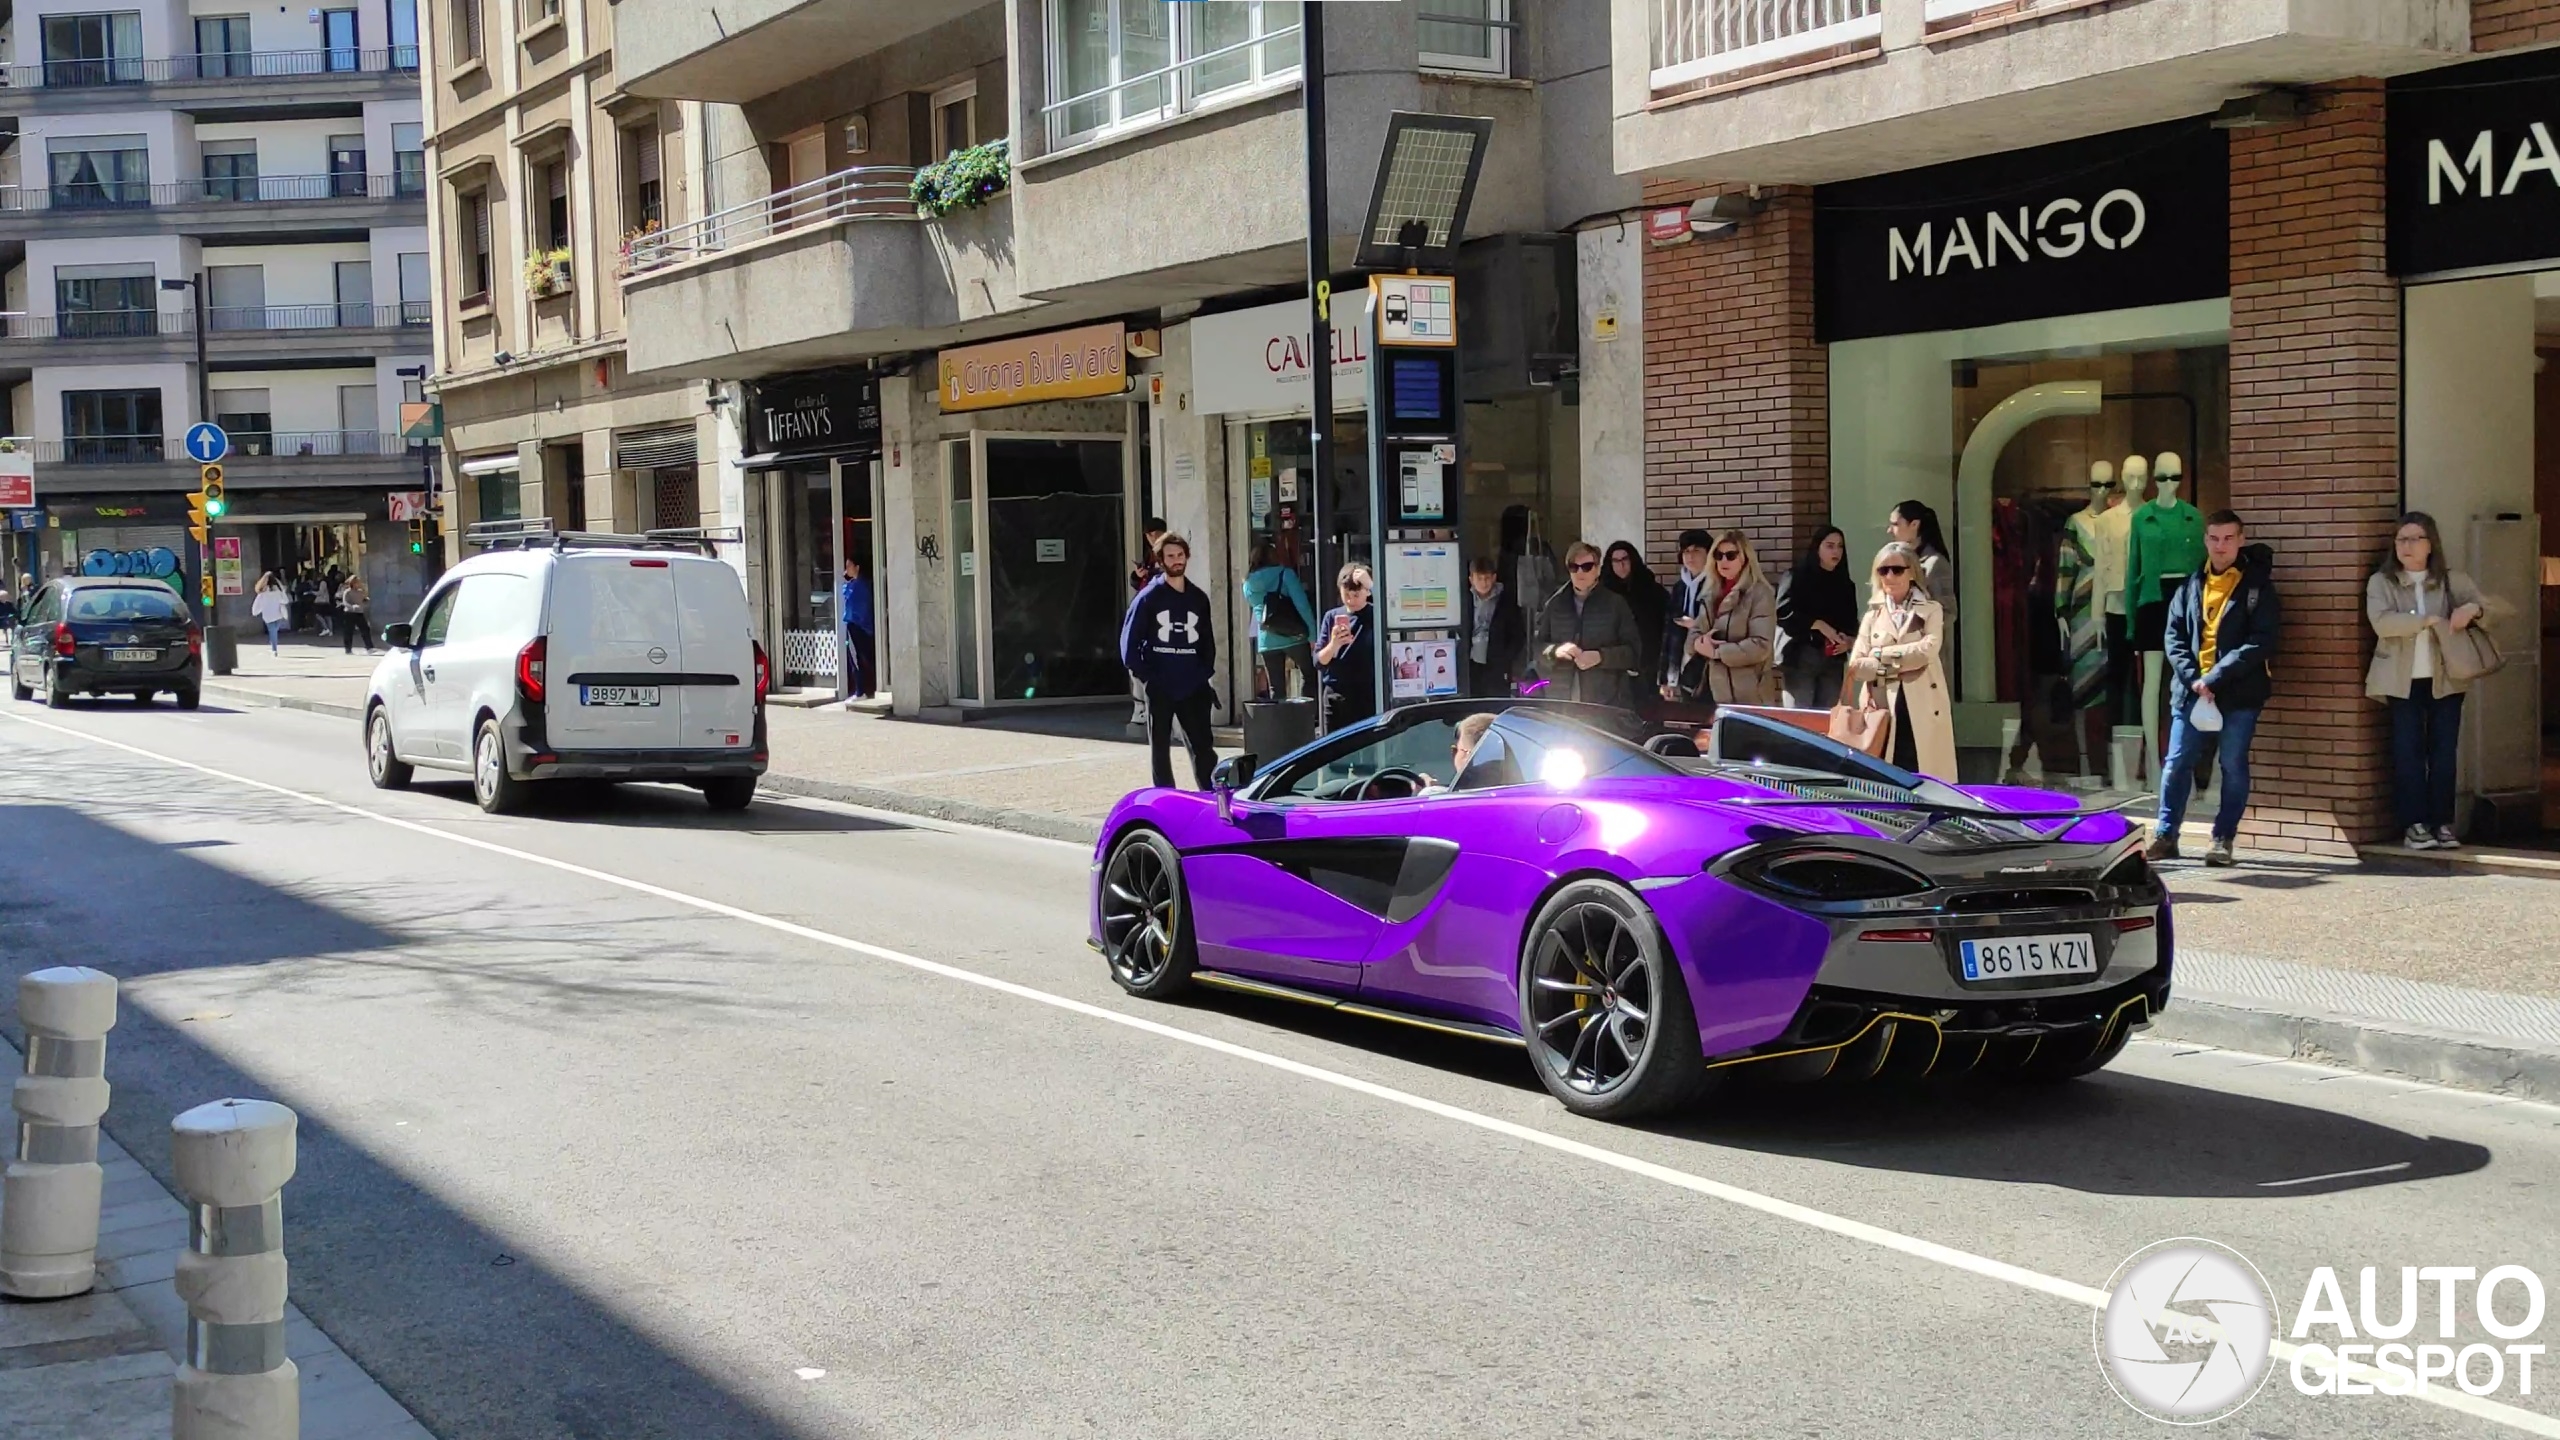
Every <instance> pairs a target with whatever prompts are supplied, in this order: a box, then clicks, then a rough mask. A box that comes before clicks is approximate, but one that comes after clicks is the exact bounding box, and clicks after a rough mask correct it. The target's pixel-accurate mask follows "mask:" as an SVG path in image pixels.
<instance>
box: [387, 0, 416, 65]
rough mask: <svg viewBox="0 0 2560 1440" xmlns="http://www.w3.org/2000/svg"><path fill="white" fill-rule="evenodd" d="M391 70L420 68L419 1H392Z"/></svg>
mask: <svg viewBox="0 0 2560 1440" xmlns="http://www.w3.org/2000/svg"><path fill="white" fill-rule="evenodd" d="M391 68H392V69H394V70H415V69H417V68H418V0H391Z"/></svg>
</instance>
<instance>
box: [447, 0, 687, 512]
mask: <svg viewBox="0 0 2560 1440" xmlns="http://www.w3.org/2000/svg"><path fill="white" fill-rule="evenodd" d="M706 13H707V12H706ZM425 29H426V33H425V36H424V38H423V40H422V44H424V46H425V47H426V53H427V55H428V56H429V58H430V62H431V70H432V74H431V78H430V79H429V81H428V84H427V86H426V117H427V171H428V177H429V179H428V186H429V189H430V191H431V197H432V202H433V203H432V204H431V205H430V207H429V216H428V230H429V234H430V239H431V244H430V247H429V248H430V253H431V254H432V255H433V256H434V261H433V269H434V279H433V291H434V305H433V308H434V312H435V315H436V327H435V332H436V334H435V339H436V352H435V383H436V390H437V399H438V402H439V403H440V405H441V406H442V408H443V419H444V428H445V456H446V476H445V490H444V497H445V507H446V509H445V519H446V521H447V524H448V526H449V530H448V537H447V538H448V544H449V546H450V548H451V553H452V554H454V555H455V556H457V557H458V556H459V555H460V553H461V545H462V540H461V532H462V529H463V527H466V526H468V525H470V524H471V523H473V522H475V521H481V520H513V519H534V518H548V519H550V520H551V521H553V522H554V523H555V524H557V525H559V526H560V527H561V528H564V529H595V530H608V529H609V530H618V531H625V532H629V531H636V530H644V529H650V528H654V527H669V528H680V527H693V526H703V525H718V524H721V523H723V519H724V515H727V523H732V524H734V523H735V517H734V514H730V513H729V512H724V511H723V510H722V509H721V504H720V496H719V494H718V492H717V490H716V488H706V487H704V486H703V485H701V484H700V483H699V481H698V479H697V477H698V476H699V475H700V474H701V473H702V469H703V463H702V454H703V447H704V446H706V445H708V444H710V443H711V439H710V437H711V436H712V434H713V431H714V427H713V425H712V423H711V420H712V416H713V414H714V411H713V409H712V407H710V406H708V405H706V403H705V400H706V395H707V392H706V390H705V388H704V387H703V386H702V384H701V383H700V382H698V381H692V380H688V379H686V378H684V377H681V376H673V375H664V376H657V377H644V378H638V379H635V378H634V377H633V376H632V374H631V373H630V369H629V366H628V364H627V362H626V358H625V355H624V348H625V342H626V336H627V333H628V328H629V327H628V325H627V322H626V320H625V314H624V307H623V302H622V292H621V288H620V285H619V283H618V281H619V277H620V273H621V269H622V266H623V265H624V263H625V257H626V255H627V253H628V248H629V246H630V244H631V243H632V242H633V240H634V239H635V238H636V237H639V236H642V235H646V234H650V233H654V232H656V231H658V230H659V229H661V228H663V227H664V226H666V225H668V224H670V223H677V222H680V221H681V220H682V219H683V218H684V217H686V216H688V215H690V214H693V213H695V212H694V210H693V208H692V201H691V196H692V193H693V191H692V181H691V177H693V176H694V175H696V174H697V173H699V172H700V170H701V169H702V166H703V164H704V160H705V157H704V156H703V155H702V153H701V151H700V148H699V146H698V144H697V143H695V142H696V137H697V136H698V133H699V131H698V128H697V129H694V130H688V129H687V127H686V126H685V123H684V121H685V112H684V111H682V110H680V109H678V108H677V107H675V106H671V105H665V104H662V103H661V102H659V101H656V100H648V99H642V98H639V97H636V96H633V95H631V94H629V93H627V92H626V91H625V90H623V88H622V87H621V85H620V82H619V80H618V79H617V74H616V69H615V63H616V59H617V56H616V53H615V23H614V18H613V9H612V7H611V6H610V5H608V4H606V3H604V0H436V3H434V4H433V5H432V7H431V9H430V10H429V11H428V13H427V17H426V27H425Z"/></svg>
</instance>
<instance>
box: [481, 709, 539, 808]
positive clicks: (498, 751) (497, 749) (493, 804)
mask: <svg viewBox="0 0 2560 1440" xmlns="http://www.w3.org/2000/svg"><path fill="white" fill-rule="evenodd" d="M527 788H528V787H527V785H526V782H524V781H522V780H519V779H517V778H516V777H514V776H513V775H510V774H508V773H507V742H506V740H505V739H504V738H503V737H502V736H500V735H499V733H498V722H497V721H495V720H483V721H481V722H480V734H479V736H478V738H477V739H475V740H474V741H472V744H471V798H472V799H474V800H476V801H478V802H479V803H480V808H481V809H483V810H486V811H488V812H489V813H490V814H492V815H511V814H514V813H515V812H516V811H518V810H521V809H523V808H524V802H525V798H526V790H527Z"/></svg>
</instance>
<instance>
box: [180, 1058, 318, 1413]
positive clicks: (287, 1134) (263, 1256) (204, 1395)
mask: <svg viewBox="0 0 2560 1440" xmlns="http://www.w3.org/2000/svg"><path fill="white" fill-rule="evenodd" d="M294 1126H295V1120H294V1114H293V1112H292V1111H291V1110H288V1109H286V1108H285V1107H284V1106H282V1105H278V1104H275V1103H274V1102H272V1101H268V1100H216V1101H214V1102H213V1103H211V1104H209V1105H199V1106H197V1107H196V1108H194V1109H193V1110H190V1111H188V1112H187V1113H186V1114H184V1115H181V1116H179V1117H178V1118H177V1119H176V1120H173V1121H171V1122H170V1125H169V1128H170V1131H171V1135H170V1146H169V1159H170V1163H171V1165H172V1166H173V1167H174V1168H175V1169H176V1171H177V1173H178V1198H180V1199H182V1200H184V1201H186V1202H187V1207H188V1226H187V1230H188V1243H187V1253H186V1254H184V1255H181V1256H179V1257H178V1275H177V1288H178V1296H179V1298H180V1299H182V1300H184V1301H186V1302H187V1355H186V1361H185V1363H184V1364H182V1365H180V1366H179V1367H178V1378H177V1385H176V1387H175V1389H176V1394H175V1396H174V1399H173V1402H172V1405H171V1414H170V1425H169V1434H170V1436H171V1437H172V1440H295V1437H297V1436H299V1435H300V1434H301V1433H302V1375H301V1372H300V1371H299V1370H297V1369H295V1368H294V1364H293V1362H292V1361H290V1360H288V1359H286V1358H285V1354H284V1296H285V1264H284V1196H283V1194H282V1191H283V1190H284V1182H285V1181H287V1180H290V1179H292V1178H293V1165H294Z"/></svg>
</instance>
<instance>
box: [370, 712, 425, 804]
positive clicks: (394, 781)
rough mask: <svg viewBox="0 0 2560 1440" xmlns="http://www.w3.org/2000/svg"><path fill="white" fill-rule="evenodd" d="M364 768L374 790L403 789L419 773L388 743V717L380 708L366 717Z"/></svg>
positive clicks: (389, 719) (389, 729)
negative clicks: (370, 778)
mask: <svg viewBox="0 0 2560 1440" xmlns="http://www.w3.org/2000/svg"><path fill="white" fill-rule="evenodd" d="M364 768H365V773H366V774H367V775H368V776H370V777H372V780H373V788H374V789H376V790H402V789H406V788H408V784H409V781H410V780H411V779H412V778H414V777H415V776H416V774H417V773H418V772H417V771H416V770H414V769H412V768H411V767H410V765H409V763H408V762H407V761H405V760H402V759H401V758H400V751H399V749H398V747H396V746H394V745H393V744H392V743H391V716H390V714H389V713H388V712H386V711H385V710H384V709H383V708H382V707H381V706H379V705H376V706H375V707H373V713H372V714H371V715H368V716H366V717H365V722H364Z"/></svg>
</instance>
